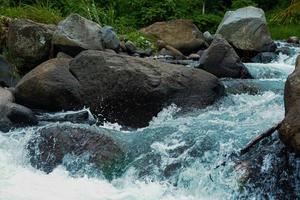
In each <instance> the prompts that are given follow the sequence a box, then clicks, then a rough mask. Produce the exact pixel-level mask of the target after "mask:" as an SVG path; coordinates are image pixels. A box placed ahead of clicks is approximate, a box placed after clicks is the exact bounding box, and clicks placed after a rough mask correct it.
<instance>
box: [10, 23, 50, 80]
mask: <svg viewBox="0 0 300 200" xmlns="http://www.w3.org/2000/svg"><path fill="white" fill-rule="evenodd" d="M54 30H55V26H52V25H45V24H40V23H36V22H33V21H30V20H27V19H18V20H13V21H12V22H11V23H10V24H9V31H8V38H7V48H8V52H9V54H10V57H11V59H13V61H14V63H15V64H16V65H17V68H18V71H19V72H20V73H22V74H25V73H27V72H29V71H30V70H31V69H33V68H34V67H35V66H37V65H38V64H40V63H42V62H44V61H46V60H48V59H49V56H50V52H51V40H52V35H53V32H54Z"/></svg>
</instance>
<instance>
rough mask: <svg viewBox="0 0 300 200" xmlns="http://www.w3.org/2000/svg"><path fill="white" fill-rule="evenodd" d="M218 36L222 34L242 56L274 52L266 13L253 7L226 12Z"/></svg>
mask: <svg viewBox="0 0 300 200" xmlns="http://www.w3.org/2000/svg"><path fill="white" fill-rule="evenodd" d="M216 33H217V34H221V35H222V36H223V37H224V38H225V39H226V40H227V41H228V42H229V43H230V44H232V45H233V46H234V48H236V49H238V50H240V51H239V52H241V54H244V53H246V54H247V53H251V52H262V51H272V50H273V51H274V49H272V48H270V47H272V46H274V42H273V41H272V39H271V35H270V32H269V30H268V26H267V21H266V17H265V13H264V11H263V10H262V9H259V8H255V7H252V6H249V7H245V8H240V9H238V10H236V11H228V12H226V14H225V16H224V18H223V20H222V22H221V23H220V25H219V27H218V30H217V32H216Z"/></svg>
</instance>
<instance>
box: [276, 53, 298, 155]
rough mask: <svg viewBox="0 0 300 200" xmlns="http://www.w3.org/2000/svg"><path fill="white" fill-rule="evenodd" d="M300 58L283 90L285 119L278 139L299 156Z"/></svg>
mask: <svg viewBox="0 0 300 200" xmlns="http://www.w3.org/2000/svg"><path fill="white" fill-rule="evenodd" d="M299 83H300V56H298V58H297V62H296V67H295V71H294V72H293V73H292V74H291V75H289V77H288V79H287V81H286V83H285V90H284V105H285V119H284V120H283V122H282V124H281V126H280V129H279V133H280V139H281V140H282V141H283V143H284V144H286V145H287V147H289V148H290V149H291V150H293V151H294V152H296V153H297V154H300V131H299V130H300V84H299Z"/></svg>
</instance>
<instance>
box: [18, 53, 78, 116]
mask: <svg viewBox="0 0 300 200" xmlns="http://www.w3.org/2000/svg"><path fill="white" fill-rule="evenodd" d="M69 62H70V60H69V59H65V58H55V59H51V60H49V61H47V62H44V63H42V64H41V65H39V66H37V67H36V68H35V69H33V70H32V71H31V72H29V73H28V74H26V75H25V76H24V77H23V78H22V79H21V80H20V82H19V83H18V85H17V86H16V89H15V97H16V101H17V102H18V103H20V104H21V105H26V106H28V107H30V108H34V109H45V110H49V111H60V110H68V109H72V108H74V107H77V106H79V105H81V102H82V101H81V95H80V83H79V82H78V80H77V79H76V77H74V76H73V75H72V73H71V72H70V71H69ZM82 106H83V105H82Z"/></svg>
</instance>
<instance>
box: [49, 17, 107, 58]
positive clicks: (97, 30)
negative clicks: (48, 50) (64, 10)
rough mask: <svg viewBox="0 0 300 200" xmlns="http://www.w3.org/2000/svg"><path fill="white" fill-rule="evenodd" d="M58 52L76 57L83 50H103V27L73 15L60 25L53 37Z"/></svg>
mask: <svg viewBox="0 0 300 200" xmlns="http://www.w3.org/2000/svg"><path fill="white" fill-rule="evenodd" d="M52 43H53V45H54V46H55V48H56V51H57V52H60V51H62V52H64V53H67V54H68V55H70V56H72V57H74V56H76V55H77V54H78V53H80V52H81V51H82V50H86V49H92V50H103V45H102V30H101V26H100V25H99V24H97V23H95V22H92V21H90V20H87V19H85V18H84V17H81V16H80V15H78V14H71V15H69V16H68V17H67V18H66V19H64V20H63V21H61V22H60V23H59V24H58V28H57V30H56V31H55V33H54V35H53V41H52Z"/></svg>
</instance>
